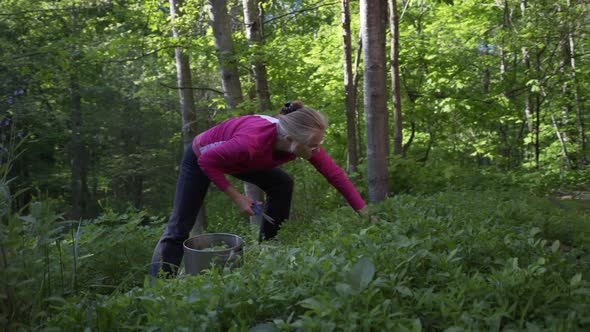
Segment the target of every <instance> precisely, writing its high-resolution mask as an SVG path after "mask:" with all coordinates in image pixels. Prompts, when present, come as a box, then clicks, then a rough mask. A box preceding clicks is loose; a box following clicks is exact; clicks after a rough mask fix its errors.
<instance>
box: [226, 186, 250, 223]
mask: <svg viewBox="0 0 590 332" xmlns="http://www.w3.org/2000/svg"><path fill="white" fill-rule="evenodd" d="M225 194H226V195H228V196H229V198H231V200H232V201H233V202H234V203H235V204H236V205H237V206H238V209H240V212H242V213H245V214H247V215H249V216H253V215H255V214H256V213H255V212H254V210H253V209H252V207H253V206H254V200H253V199H251V198H250V197H248V196H245V195H242V194H240V193H239V192H238V191H237V190H236V189H235V188H234V187H232V186H229V187H227V189H226V190H225Z"/></svg>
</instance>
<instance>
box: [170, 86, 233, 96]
mask: <svg viewBox="0 0 590 332" xmlns="http://www.w3.org/2000/svg"><path fill="white" fill-rule="evenodd" d="M160 85H161V86H163V87H165V88H168V89H176V90H180V89H183V90H185V89H190V90H204V91H212V92H215V93H218V94H221V95H222V94H223V91H219V90H216V89H213V88H203V87H194V86H190V87H184V86H182V87H178V86H171V85H167V84H164V83H160Z"/></svg>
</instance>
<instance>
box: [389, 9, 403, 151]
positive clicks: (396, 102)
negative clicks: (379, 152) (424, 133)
mask: <svg viewBox="0 0 590 332" xmlns="http://www.w3.org/2000/svg"><path fill="white" fill-rule="evenodd" d="M389 17H390V21H389V23H390V29H391V89H392V90H393V93H392V99H393V154H394V155H400V154H402V143H403V126H402V100H401V94H400V81H399V19H398V15H397V0H389Z"/></svg>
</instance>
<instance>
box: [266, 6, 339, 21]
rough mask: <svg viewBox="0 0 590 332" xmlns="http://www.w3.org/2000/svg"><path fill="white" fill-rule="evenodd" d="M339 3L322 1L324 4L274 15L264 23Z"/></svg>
mask: <svg viewBox="0 0 590 332" xmlns="http://www.w3.org/2000/svg"><path fill="white" fill-rule="evenodd" d="M338 3H339V2H328V3H322V4H320V5H317V6H315V7H308V8H303V9H299V10H295V11H292V12H288V13H285V14H283V15H279V16H275V17H273V18H271V19H269V20H266V21H264V23H263V24H267V23H270V22H272V21H276V20H280V19H282V18H283V17H285V16H289V15H293V14H297V13H305V12H307V11H310V10H314V9H317V8H320V7H323V6H330V5H334V4H338Z"/></svg>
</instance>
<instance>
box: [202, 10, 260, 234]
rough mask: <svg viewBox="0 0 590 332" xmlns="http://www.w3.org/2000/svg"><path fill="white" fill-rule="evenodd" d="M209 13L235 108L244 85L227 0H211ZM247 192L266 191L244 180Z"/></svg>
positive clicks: (253, 220) (228, 99) (227, 91)
mask: <svg viewBox="0 0 590 332" xmlns="http://www.w3.org/2000/svg"><path fill="white" fill-rule="evenodd" d="M209 8H210V11H209V14H210V17H211V26H212V27H213V37H214V40H215V47H216V48H217V60H218V61H219V72H220V74H221V85H222V86H223V93H224V95H225V102H226V105H227V108H228V109H230V110H231V109H235V108H237V106H238V105H239V104H241V103H242V102H243V101H244V99H243V97H242V86H241V84H240V74H239V72H238V67H237V63H236V61H235V60H232V58H235V57H234V54H233V39H232V34H231V29H230V24H229V23H230V22H229V20H230V17H229V15H228V14H227V2H226V1H225V0H209ZM244 192H245V194H246V195H247V196H248V197H250V198H252V199H253V200H256V201H262V200H263V199H264V193H263V192H262V190H261V189H260V188H258V187H257V186H255V185H253V184H251V183H248V182H244ZM261 221H262V217H261V216H252V217H250V223H251V224H260V222H261Z"/></svg>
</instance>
